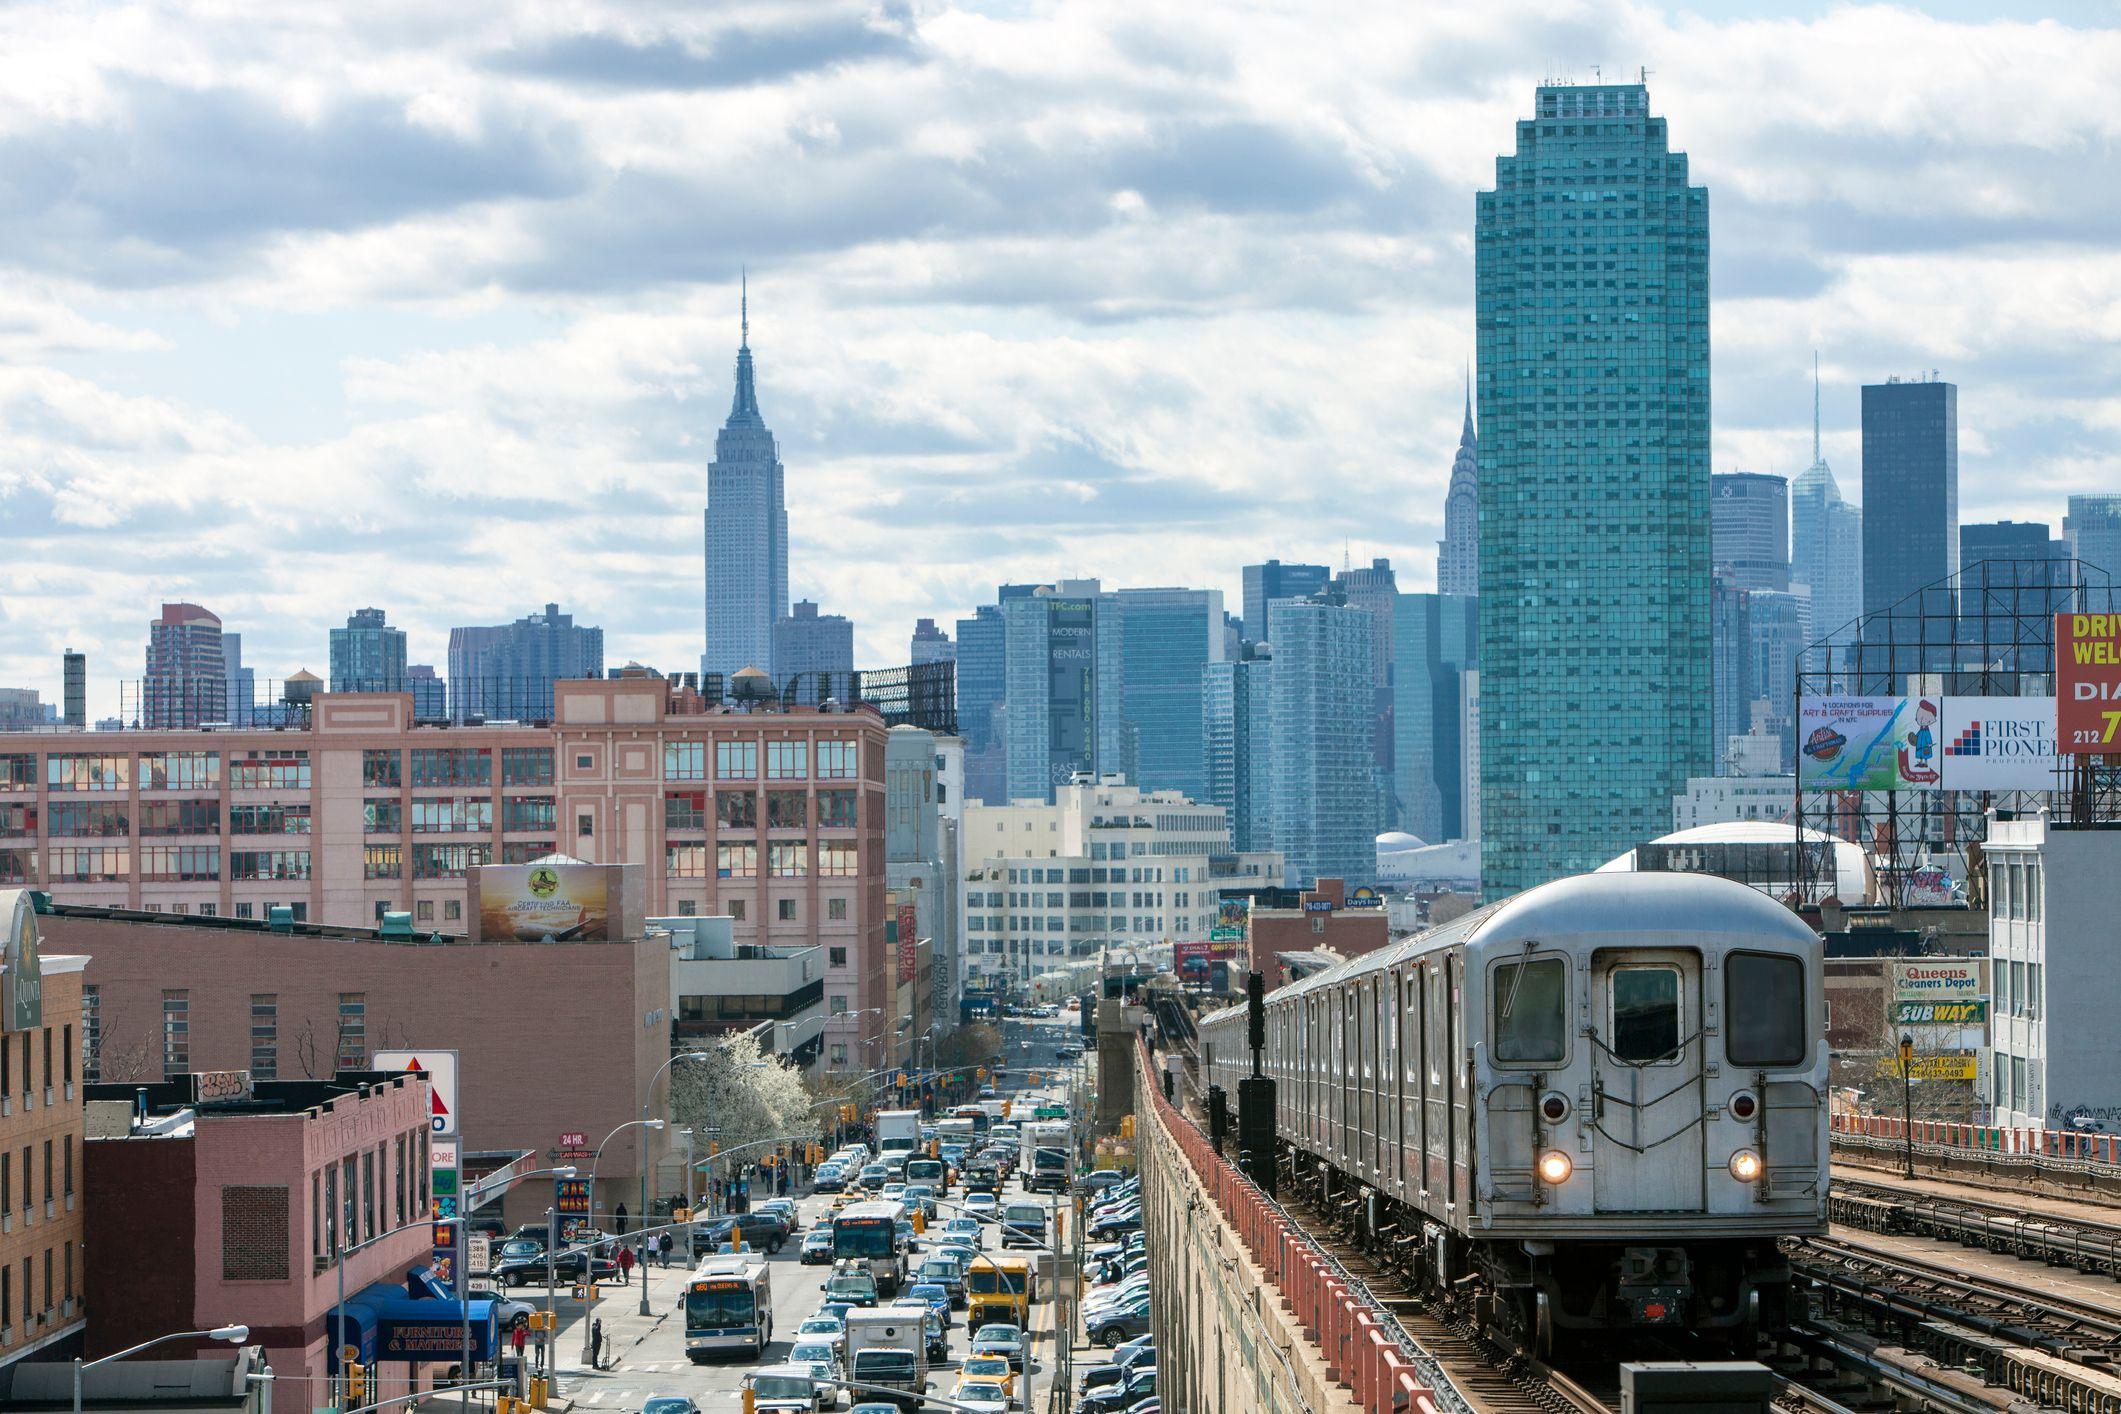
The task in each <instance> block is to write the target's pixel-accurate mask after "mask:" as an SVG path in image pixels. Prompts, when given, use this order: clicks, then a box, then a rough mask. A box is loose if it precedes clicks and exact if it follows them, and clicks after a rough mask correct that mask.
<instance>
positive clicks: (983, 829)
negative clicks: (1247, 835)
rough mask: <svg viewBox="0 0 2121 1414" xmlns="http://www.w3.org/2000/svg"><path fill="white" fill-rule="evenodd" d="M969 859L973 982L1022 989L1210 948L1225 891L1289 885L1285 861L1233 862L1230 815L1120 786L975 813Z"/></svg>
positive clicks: (967, 840) (1079, 784)
mask: <svg viewBox="0 0 2121 1414" xmlns="http://www.w3.org/2000/svg"><path fill="white" fill-rule="evenodd" d="M963 858H964V859H965V861H966V875H965V934H964V936H965V954H966V958H965V961H966V968H967V971H968V974H969V975H970V976H972V977H981V976H993V975H997V974H998V975H1000V976H1002V977H1006V978H1008V979H1009V980H1010V981H1012V982H1014V983H1017V984H1019V985H1021V984H1022V983H1024V982H1027V981H1028V980H1029V979H1030V978H1031V977H1033V976H1035V975H1037V974H1038V973H1040V972H1044V971H1047V970H1049V969H1052V968H1055V967H1058V966H1061V965H1062V964H1063V963H1064V961H1066V960H1068V959H1075V958H1085V957H1094V956H1096V955H1097V954H1098V953H1100V952H1101V951H1105V950H1108V949H1123V950H1128V951H1133V952H1136V953H1138V954H1146V955H1152V956H1153V955H1154V950H1155V949H1158V948H1164V949H1166V950H1168V945H1169V944H1170V943H1172V942H1175V941H1181V940H1183V941H1194V940H1200V939H1205V938H1206V937H1207V936H1208V929H1209V927H1210V926H1211V924H1212V923H1213V921H1214V916H1215V906H1216V903H1217V901H1218V900H1219V899H1220V898H1221V895H1222V891H1223V890H1224V889H1226V888H1238V887H1259V886H1262V885H1267V884H1273V883H1276V882H1278V881H1279V879H1280V877H1281V859H1280V856H1279V855H1276V854H1272V853H1257V854H1246V855H1236V854H1234V853H1233V852H1232V851H1231V848H1230V822H1229V812H1228V811H1227V810H1226V809H1225V808H1224V807H1222V806H1220V805H1202V804H1199V803H1197V802H1195V801H1192V800H1188V799H1187V798H1186V797H1185V796H1184V795H1182V794H1180V793H1179V792H1177V791H1148V792H1145V791H1142V790H1140V789H1138V788H1137V787H1134V786H1130V785H1127V784H1126V783H1124V782H1123V781H1121V780H1119V779H1117V778H1116V777H1109V776H1108V777H1105V778H1103V779H1100V780H1096V781H1090V780H1078V781H1076V782H1074V783H1071V784H1069V785H1065V786H1060V787H1058V788H1057V789H1056V790H1055V792H1054V801H1053V803H1052V804H1051V805H1047V804H1044V803H1041V802H1032V801H1018V802H1014V803H1012V804H1009V805H982V804H979V803H978V802H971V803H968V804H967V805H966V806H965V814H964V847H963Z"/></svg>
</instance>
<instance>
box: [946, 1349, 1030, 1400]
mask: <svg viewBox="0 0 2121 1414" xmlns="http://www.w3.org/2000/svg"><path fill="white" fill-rule="evenodd" d="M968 1380H992V1381H994V1382H996V1383H998V1384H999V1385H1001V1387H1002V1393H1004V1394H1007V1395H1011V1396H1014V1395H1015V1394H1016V1373H1015V1372H1014V1371H1013V1370H1011V1369H1010V1368H1009V1357H1008V1356H1006V1355H968V1356H966V1357H965V1363H964V1364H962V1365H960V1366H959V1367H958V1372H957V1382H958V1384H959V1385H960V1386H962V1385H963V1384H964V1383H965V1382H966V1381H968Z"/></svg>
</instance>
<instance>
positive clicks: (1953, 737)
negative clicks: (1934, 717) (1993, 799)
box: [1941, 697, 2056, 790]
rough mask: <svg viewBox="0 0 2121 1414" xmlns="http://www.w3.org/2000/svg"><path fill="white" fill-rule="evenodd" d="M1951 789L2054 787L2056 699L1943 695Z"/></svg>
mask: <svg viewBox="0 0 2121 1414" xmlns="http://www.w3.org/2000/svg"><path fill="white" fill-rule="evenodd" d="M1943 737H1944V762H1943V765H1942V767H1941V769H1942V771H1943V773H1944V789H1946V790H2054V789H2055V788H2056V780H2055V700H2054V699H2053V698H2052V697H1947V698H1945V699H1944V729H1943Z"/></svg>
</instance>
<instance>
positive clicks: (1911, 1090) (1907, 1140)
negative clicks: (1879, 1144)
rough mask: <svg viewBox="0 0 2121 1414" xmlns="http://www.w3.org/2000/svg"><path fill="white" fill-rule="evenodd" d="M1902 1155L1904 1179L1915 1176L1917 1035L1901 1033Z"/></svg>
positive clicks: (1908, 1032) (1902, 1175) (1901, 1173)
mask: <svg viewBox="0 0 2121 1414" xmlns="http://www.w3.org/2000/svg"><path fill="white" fill-rule="evenodd" d="M1900 1154H1901V1172H1900V1176H1901V1177H1902V1178H1913V1177H1914V1176H1915V1033H1914V1032H1912V1031H1903V1032H1901V1033H1900Z"/></svg>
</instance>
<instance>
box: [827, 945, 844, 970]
mask: <svg viewBox="0 0 2121 1414" xmlns="http://www.w3.org/2000/svg"><path fill="white" fill-rule="evenodd" d="M825 964H826V966H828V967H845V966H846V965H847V950H846V949H845V948H827V949H826V950H825Z"/></svg>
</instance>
